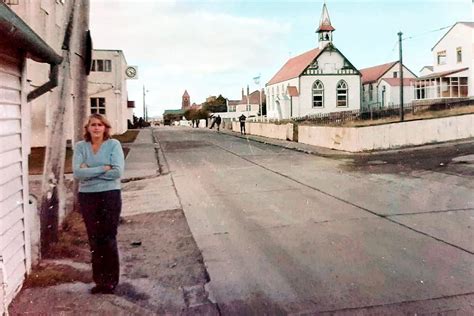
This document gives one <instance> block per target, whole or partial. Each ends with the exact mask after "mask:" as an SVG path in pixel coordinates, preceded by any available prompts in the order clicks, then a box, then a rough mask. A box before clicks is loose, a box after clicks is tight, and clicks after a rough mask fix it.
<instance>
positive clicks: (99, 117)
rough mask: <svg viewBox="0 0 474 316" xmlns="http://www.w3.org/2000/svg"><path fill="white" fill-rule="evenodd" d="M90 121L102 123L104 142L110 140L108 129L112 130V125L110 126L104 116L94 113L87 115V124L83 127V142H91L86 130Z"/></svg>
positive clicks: (89, 134)
mask: <svg viewBox="0 0 474 316" xmlns="http://www.w3.org/2000/svg"><path fill="white" fill-rule="evenodd" d="M92 119H97V120H99V121H101V122H102V124H104V126H105V131H104V140H107V139H109V138H110V129H111V128H112V125H110V122H109V120H108V119H107V118H106V117H105V115H102V114H99V113H94V114H91V115H89V118H88V119H87V123H86V124H85V125H84V135H83V136H84V140H85V141H87V142H90V141H91V140H92V137H91V133H89V131H88V130H87V128H88V127H89V124H90V123H91V120H92Z"/></svg>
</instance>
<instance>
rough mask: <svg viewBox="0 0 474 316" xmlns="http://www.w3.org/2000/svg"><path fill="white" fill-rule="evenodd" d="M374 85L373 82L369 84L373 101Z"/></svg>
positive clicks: (370, 99)
mask: <svg viewBox="0 0 474 316" xmlns="http://www.w3.org/2000/svg"><path fill="white" fill-rule="evenodd" d="M373 94H374V85H373V84H369V101H372V99H373V97H374V95H373Z"/></svg>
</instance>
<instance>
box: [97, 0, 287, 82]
mask: <svg viewBox="0 0 474 316" xmlns="http://www.w3.org/2000/svg"><path fill="white" fill-rule="evenodd" d="M187 4H188V6H183V5H180V4H178V3H176V2H175V1H158V2H153V1H141V2H129V1H119V2H118V4H116V5H111V2H109V1H100V2H97V3H96V4H95V5H94V6H93V11H91V28H92V31H93V36H94V41H95V42H97V43H98V47H100V48H104V47H103V46H107V47H105V48H121V49H123V50H124V52H125V55H126V57H127V59H131V60H132V59H133V60H134V62H135V63H136V62H143V63H144V64H146V63H148V62H153V63H158V64H159V65H160V66H161V69H160V71H161V72H165V73H172V74H186V73H198V74H203V73H204V74H218V73H226V72H232V71H245V70H251V69H254V68H256V67H257V68H259V67H265V66H268V65H269V60H271V58H270V57H271V56H272V54H274V52H273V49H272V45H269V43H273V42H278V39H279V38H282V37H284V36H285V35H286V34H288V33H289V30H290V26H289V25H288V24H282V23H278V22H277V21H273V20H269V19H264V18H249V17H242V16H236V15H231V14H228V13H219V12H212V11H205V10H202V9H199V8H198V7H197V6H196V5H193V4H192V3H189V2H188V3H187ZM141 69H142V71H144V70H145V71H146V68H144V67H141Z"/></svg>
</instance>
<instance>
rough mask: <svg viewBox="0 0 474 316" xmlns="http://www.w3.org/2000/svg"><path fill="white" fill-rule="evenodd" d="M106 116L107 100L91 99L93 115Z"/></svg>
mask: <svg viewBox="0 0 474 316" xmlns="http://www.w3.org/2000/svg"><path fill="white" fill-rule="evenodd" d="M95 113H99V114H105V98H91V114H95Z"/></svg>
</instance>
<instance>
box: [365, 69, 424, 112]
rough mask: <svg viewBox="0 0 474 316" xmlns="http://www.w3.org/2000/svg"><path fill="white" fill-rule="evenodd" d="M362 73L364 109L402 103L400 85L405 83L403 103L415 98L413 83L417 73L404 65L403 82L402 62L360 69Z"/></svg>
mask: <svg viewBox="0 0 474 316" xmlns="http://www.w3.org/2000/svg"><path fill="white" fill-rule="evenodd" d="M360 73H361V74H362V109H363V110H367V109H374V108H382V107H387V106H393V105H398V104H400V86H401V85H403V103H405V104H406V103H410V102H411V101H413V99H414V91H413V84H414V81H415V78H416V75H415V74H414V73H413V72H412V71H411V70H410V69H408V68H407V67H406V66H405V65H403V83H402V82H401V81H400V62H399V61H393V62H390V63H386V64H382V65H377V66H373V67H369V68H364V69H361V70H360Z"/></svg>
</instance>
